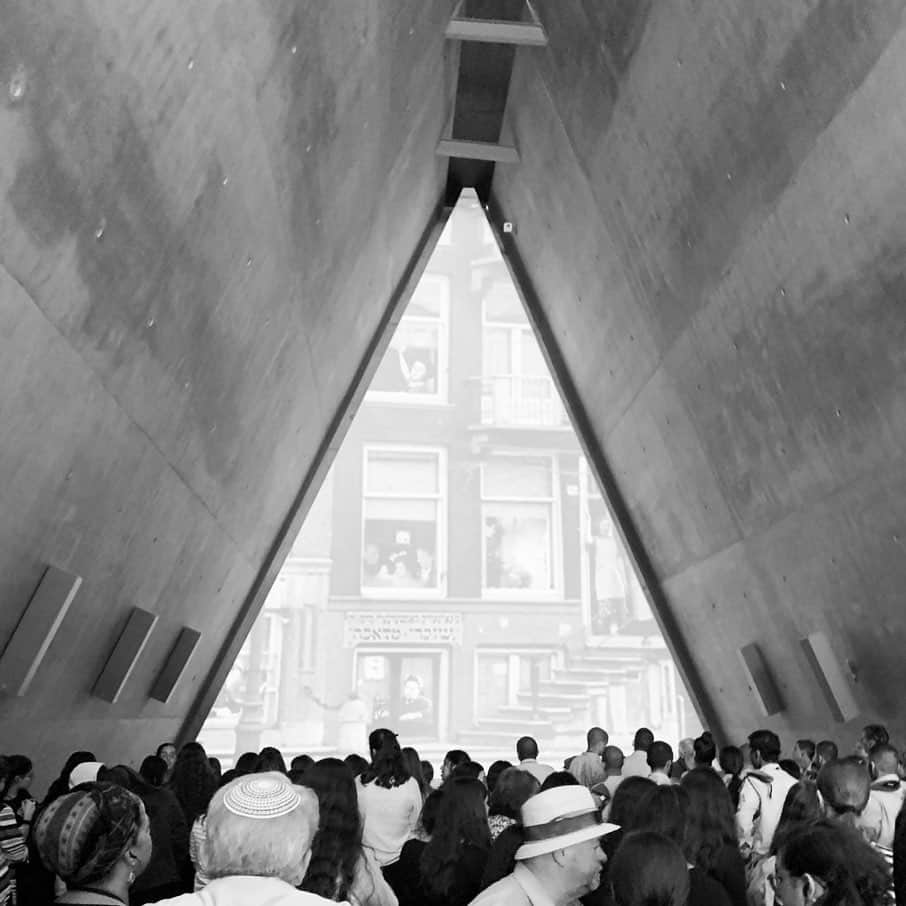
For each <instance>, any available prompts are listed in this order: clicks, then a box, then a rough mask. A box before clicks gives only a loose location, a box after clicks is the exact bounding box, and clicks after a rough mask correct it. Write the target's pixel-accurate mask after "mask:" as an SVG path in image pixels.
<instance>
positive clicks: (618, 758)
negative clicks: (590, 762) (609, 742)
mask: <svg viewBox="0 0 906 906" xmlns="http://www.w3.org/2000/svg"><path fill="white" fill-rule="evenodd" d="M602 760H603V761H604V767H605V768H607V770H609V771H619V770H622V768H623V764H624V762H625V761H626V757H625V756H624V755H623V750H622V749H621V748H620V747H619V746H607V747H606V748H605V749H604V756H603V759H602Z"/></svg>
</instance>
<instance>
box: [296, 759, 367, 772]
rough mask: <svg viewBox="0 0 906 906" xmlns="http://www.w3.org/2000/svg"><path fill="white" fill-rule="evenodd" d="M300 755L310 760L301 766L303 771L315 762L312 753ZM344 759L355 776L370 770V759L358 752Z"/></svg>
mask: <svg viewBox="0 0 906 906" xmlns="http://www.w3.org/2000/svg"><path fill="white" fill-rule="evenodd" d="M298 757H299V758H307V759H308V761H307V762H306V763H305V764H303V766H302V767H301V770H302V771H303V773H304V772H305V771H306V770H307V769H308V767H309V766H310V765H313V764H314V763H315V761H314V759H313V758H312V757H311V756H310V755H300V756H298ZM295 760H296V759H295V758H294V759H293V761H294V762H295ZM343 761H345V762H346V764H347V765H348V766H349V770H350V771H352V775H353V777H358V776H359V775H361V774H364V773H365V771H367V770H368V759H367V758H363V757H362V756H361V755H357V754H352V755H347V756H346V757H345V758H344V759H343ZM297 770H300V768H297Z"/></svg>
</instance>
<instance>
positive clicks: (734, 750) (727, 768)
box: [720, 746, 742, 777]
mask: <svg viewBox="0 0 906 906" xmlns="http://www.w3.org/2000/svg"><path fill="white" fill-rule="evenodd" d="M720 769H721V770H722V771H723V772H724V773H725V774H730V775H732V776H733V777H736V776H737V775H738V774H739V773H740V772H741V771H742V752H741V751H740V750H739V748H738V747H737V746H724V747H723V748H722V749H721V750H720Z"/></svg>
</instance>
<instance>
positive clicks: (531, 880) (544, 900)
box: [469, 862, 554, 906]
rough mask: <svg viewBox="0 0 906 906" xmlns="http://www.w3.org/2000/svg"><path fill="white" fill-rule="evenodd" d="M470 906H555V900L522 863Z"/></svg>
mask: <svg viewBox="0 0 906 906" xmlns="http://www.w3.org/2000/svg"><path fill="white" fill-rule="evenodd" d="M469 906H554V900H553V898H552V897H551V896H550V895H549V894H548V893H547V891H546V890H545V889H544V888H543V887H542V886H541V883H540V882H539V881H538V879H537V878H536V877H535V876H534V875H533V874H532V873H531V872H530V871H529V870H528V869H527V868H526V867H525V866H524V865H523V864H521V863H520V862H517V863H516V867H515V868H514V869H513V873H512V874H509V875H507V876H506V877H505V878H501V879H500V880H499V881H497V882H496V883H495V884H492V885H491V886H490V887H487V888H485V889H484V890H482V892H481V893H480V894H478V896H477V897H475V899H474V900H472V902H471V903H470V904H469Z"/></svg>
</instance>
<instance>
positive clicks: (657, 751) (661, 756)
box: [648, 739, 673, 774]
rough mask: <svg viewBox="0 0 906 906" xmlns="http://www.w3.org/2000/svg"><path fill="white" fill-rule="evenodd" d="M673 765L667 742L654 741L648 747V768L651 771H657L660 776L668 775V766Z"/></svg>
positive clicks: (671, 750) (670, 750)
mask: <svg viewBox="0 0 906 906" xmlns="http://www.w3.org/2000/svg"><path fill="white" fill-rule="evenodd" d="M672 764H673V749H672V748H671V747H670V743H669V742H664V740H663V739H656V740H655V741H654V742H653V743H651V745H650V746H649V747H648V767H649V768H651V770H652V771H659V772H660V773H661V774H669V773H670V766H671V765H672Z"/></svg>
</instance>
